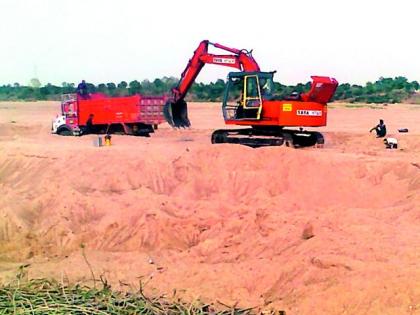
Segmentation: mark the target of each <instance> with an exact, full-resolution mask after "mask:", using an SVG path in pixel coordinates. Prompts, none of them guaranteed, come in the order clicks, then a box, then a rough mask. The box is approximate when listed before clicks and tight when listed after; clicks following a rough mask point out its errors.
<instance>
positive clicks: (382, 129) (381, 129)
mask: <svg viewBox="0 0 420 315" xmlns="http://www.w3.org/2000/svg"><path fill="white" fill-rule="evenodd" d="M372 130H375V131H376V137H378V138H383V137H385V136H386V126H385V124H378V125H377V126H376V127H373V128H372V129H371V131H372Z"/></svg>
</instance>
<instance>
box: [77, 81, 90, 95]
mask: <svg viewBox="0 0 420 315" xmlns="http://www.w3.org/2000/svg"><path fill="white" fill-rule="evenodd" d="M77 95H79V96H80V97H81V98H82V99H88V98H89V92H88V86H87V84H86V82H85V80H82V82H80V83H79V85H78V86H77Z"/></svg>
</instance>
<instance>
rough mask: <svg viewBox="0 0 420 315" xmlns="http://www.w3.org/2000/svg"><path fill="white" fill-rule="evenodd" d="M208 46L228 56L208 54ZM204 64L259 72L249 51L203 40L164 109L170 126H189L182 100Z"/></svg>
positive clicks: (185, 105) (185, 106)
mask: <svg viewBox="0 0 420 315" xmlns="http://www.w3.org/2000/svg"><path fill="white" fill-rule="evenodd" d="M210 45H211V46H214V47H216V48H218V49H221V50H224V51H227V52H229V53H230V54H224V55H214V54H210V53H208V48H209V46H210ZM205 64H215V65H220V66H225V67H231V68H235V69H238V70H240V71H249V72H254V71H260V67H259V65H258V63H257V62H256V61H255V59H254V58H253V57H252V53H251V52H250V51H247V50H244V49H242V50H239V49H236V48H230V47H226V46H223V45H221V44H217V43H211V42H209V41H208V40H203V41H202V42H201V43H200V44H199V45H198V48H197V49H196V50H195V52H194V55H193V57H192V58H191V59H190V60H189V61H188V64H187V66H186V68H185V70H184V71H183V72H182V74H181V79H180V80H179V82H178V85H177V86H176V87H174V88H173V89H172V98H171V99H170V100H169V101H168V102H167V103H166V105H165V107H164V115H165V118H166V120H167V121H168V123H169V124H170V125H171V126H173V127H189V126H190V125H191V124H190V121H189V119H188V109H187V103H186V102H185V100H184V98H185V96H186V94H187V93H188V91H189V89H190V88H191V86H192V84H193V83H194V81H195V79H196V78H197V76H198V74H199V73H200V71H201V69H202V68H203V67H204V65H205Z"/></svg>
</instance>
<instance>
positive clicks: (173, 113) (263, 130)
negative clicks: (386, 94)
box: [164, 40, 338, 147]
mask: <svg viewBox="0 0 420 315" xmlns="http://www.w3.org/2000/svg"><path fill="white" fill-rule="evenodd" d="M210 45H211V46H214V47H216V48H219V49H222V50H224V51H227V52H229V54H223V55H215V54H210V53H208V48H209V46H210ZM205 64H216V65H220V66H226V67H231V68H236V69H238V70H240V72H230V73H229V74H228V79H227V84H226V88H225V93H224V96H223V103H222V111H223V117H224V119H225V123H226V124H227V125H240V126H246V127H247V128H241V129H223V130H216V131H214V132H213V134H212V137H211V141H212V143H238V144H243V145H247V146H250V147H261V146H272V145H283V144H285V145H287V146H292V147H307V146H322V145H323V144H324V138H323V136H322V134H321V133H319V132H316V131H307V130H304V128H306V127H321V126H326V123H327V103H328V102H329V101H330V100H331V98H332V97H333V95H334V93H335V90H336V89H337V86H338V82H337V81H336V80H335V79H334V78H329V77H323V76H312V80H313V81H312V84H311V88H310V89H309V91H307V92H306V93H300V94H299V93H293V94H292V95H290V97H286V98H283V99H276V98H275V96H274V94H273V92H274V83H273V76H274V73H275V71H273V72H262V71H260V67H259V65H258V63H257V62H256V61H255V59H254V58H253V56H252V51H247V50H245V49H241V50H239V49H235V48H229V47H226V46H224V45H220V44H216V43H211V42H209V41H208V40H204V41H202V42H201V43H200V45H199V46H198V48H197V49H196V50H195V52H194V55H193V57H192V58H191V59H190V60H189V62H188V64H187V67H186V68H185V70H184V71H183V72H182V75H181V79H180V81H179V82H178V85H177V86H176V87H174V88H173V89H172V97H171V98H170V99H169V100H168V102H167V103H166V104H165V106H164V116H165V119H166V121H167V122H168V123H169V124H170V125H171V126H172V127H176V128H180V127H181V128H185V127H189V126H190V125H191V124H190V120H189V118H188V109H187V103H186V102H185V96H186V94H187V92H188V91H189V89H190V88H191V86H192V84H193V83H194V81H195V79H196V78H197V76H198V74H199V73H200V71H201V69H202V68H203V67H204V65H205ZM290 127H294V128H290Z"/></svg>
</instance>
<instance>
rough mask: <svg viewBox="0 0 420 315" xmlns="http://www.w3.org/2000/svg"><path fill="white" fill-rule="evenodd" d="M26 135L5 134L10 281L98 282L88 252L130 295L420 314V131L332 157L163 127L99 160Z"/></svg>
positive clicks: (350, 143)
mask: <svg viewBox="0 0 420 315" xmlns="http://www.w3.org/2000/svg"><path fill="white" fill-rule="evenodd" d="M11 125H12V124H11V123H4V124H3V125H2V126H1V128H3V129H1V130H3V131H4V133H3V134H1V135H0V145H1V146H0V191H1V196H0V218H1V220H0V258H1V260H2V261H3V262H5V265H4V266H9V267H8V268H9V270H6V269H7V268H6V267H4V268H3V269H2V270H3V272H2V273H1V276H2V277H3V278H5V277H8V276H10V275H13V273H12V272H13V271H16V265H7V264H6V262H18V263H29V264H30V266H29V267H28V270H29V274H30V275H32V276H48V277H51V276H54V277H62V276H63V275H65V276H66V277H68V278H69V279H71V280H74V281H77V280H80V279H89V277H90V270H89V267H88V265H87V264H86V261H85V258H84V257H83V255H82V249H81V244H83V246H84V252H85V254H86V256H87V258H88V260H89V263H90V264H91V265H92V268H93V271H94V273H95V274H96V275H97V276H99V275H103V276H104V277H106V278H107V279H109V280H110V281H111V282H112V283H113V284H114V285H118V284H121V283H126V284H130V285H136V284H138V282H139V281H142V282H143V283H146V288H147V289H148V290H150V291H153V292H159V293H168V294H170V293H171V292H172V291H173V290H174V289H177V290H178V292H179V294H181V296H183V297H187V298H197V297H201V298H203V299H206V300H211V301H215V300H219V301H222V302H224V303H235V302H239V303H240V305H243V306H260V307H268V308H269V307H271V306H276V307H279V308H281V309H284V310H286V311H289V312H290V313H291V314H309V313H313V312H314V309H316V310H317V313H325V312H328V313H345V312H347V313H363V312H365V313H370V314H371V313H383V312H388V313H398V314H403V313H409V312H410V311H412V310H415V311H416V309H415V307H417V308H419V306H418V305H419V304H418V303H419V301H420V287H419V286H418V285H417V284H418V283H420V272H419V270H420V238H419V235H420V214H419V209H420V207H419V205H420V194H419V191H420V161H419V155H418V152H419V148H420V138H419V136H418V135H417V134H410V135H406V136H405V138H404V139H403V141H402V147H401V148H402V150H394V151H390V150H388V151H387V150H385V149H384V148H383V145H382V143H381V142H380V140H379V141H378V139H375V138H372V137H370V135H366V134H357V133H356V134H355V133H351V132H347V133H345V132H338V131H333V132H326V139H327V145H326V147H325V148H324V149H322V150H317V149H304V150H294V149H289V148H286V147H280V148H262V149H258V150H255V149H251V148H247V147H242V146H236V145H209V144H208V134H209V133H210V131H208V130H202V131H197V130H192V131H184V132H172V131H170V130H168V129H165V128H163V130H161V131H160V132H159V133H158V134H156V135H155V136H154V137H152V138H148V139H145V138H136V137H118V136H115V137H114V138H113V141H114V146H112V147H110V148H95V147H93V146H92V137H89V136H86V137H82V138H73V137H69V138H61V137H54V136H50V135H49V134H48V128H47V127H45V126H41V127H39V126H37V124H33V125H32V126H30V127H29V128H32V129H29V130H30V132H29V133H28V132H27V130H26V129H19V128H17V127H12V126H11ZM13 128H14V129H13ZM3 136H4V138H1V137H3ZM2 139H3V140H2ZM5 271H7V272H5ZM154 290H156V291H154ZM416 303H417V304H416ZM410 307H411V308H410ZM417 310H418V309H417Z"/></svg>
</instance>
